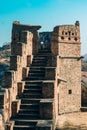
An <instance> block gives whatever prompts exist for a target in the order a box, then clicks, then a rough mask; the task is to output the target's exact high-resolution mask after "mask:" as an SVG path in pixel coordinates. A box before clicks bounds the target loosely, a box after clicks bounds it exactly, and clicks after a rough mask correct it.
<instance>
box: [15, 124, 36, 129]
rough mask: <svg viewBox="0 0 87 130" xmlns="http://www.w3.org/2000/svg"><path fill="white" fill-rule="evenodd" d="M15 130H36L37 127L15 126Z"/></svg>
mask: <svg viewBox="0 0 87 130" xmlns="http://www.w3.org/2000/svg"><path fill="white" fill-rule="evenodd" d="M13 130H35V127H33V126H26V125H25V126H22V125H20V126H18V125H14V128H13Z"/></svg>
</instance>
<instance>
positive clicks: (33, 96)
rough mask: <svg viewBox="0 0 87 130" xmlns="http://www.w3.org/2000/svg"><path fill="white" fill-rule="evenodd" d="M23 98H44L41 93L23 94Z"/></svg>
mask: <svg viewBox="0 0 87 130" xmlns="http://www.w3.org/2000/svg"><path fill="white" fill-rule="evenodd" d="M22 98H33V99H34V98H42V94H41V93H30V94H27V93H23V95H22Z"/></svg>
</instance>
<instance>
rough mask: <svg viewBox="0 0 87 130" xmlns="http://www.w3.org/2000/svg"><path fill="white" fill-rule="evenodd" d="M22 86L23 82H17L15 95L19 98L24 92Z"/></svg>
mask: <svg viewBox="0 0 87 130" xmlns="http://www.w3.org/2000/svg"><path fill="white" fill-rule="evenodd" d="M24 84H25V82H18V83H17V89H18V90H17V95H18V96H20V95H21V94H22V92H23V90H24Z"/></svg>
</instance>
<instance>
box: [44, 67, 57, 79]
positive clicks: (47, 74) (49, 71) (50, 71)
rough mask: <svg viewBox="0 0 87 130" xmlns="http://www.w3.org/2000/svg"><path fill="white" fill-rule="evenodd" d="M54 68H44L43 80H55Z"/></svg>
mask: <svg viewBox="0 0 87 130" xmlns="http://www.w3.org/2000/svg"><path fill="white" fill-rule="evenodd" d="M55 76H56V68H55V67H46V68H45V78H46V79H48V80H55Z"/></svg>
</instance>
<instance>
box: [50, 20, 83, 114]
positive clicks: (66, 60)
mask: <svg viewBox="0 0 87 130" xmlns="http://www.w3.org/2000/svg"><path fill="white" fill-rule="evenodd" d="M51 51H52V54H53V55H55V56H57V66H56V67H57V68H56V70H57V76H56V78H57V81H56V82H57V83H56V84H57V87H58V88H57V90H56V91H57V92H58V114H62V113H68V112H74V111H79V110H80V107H81V60H80V26H79V22H78V21H76V23H75V25H61V26H56V27H55V28H54V31H53V34H52V40H51Z"/></svg>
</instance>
